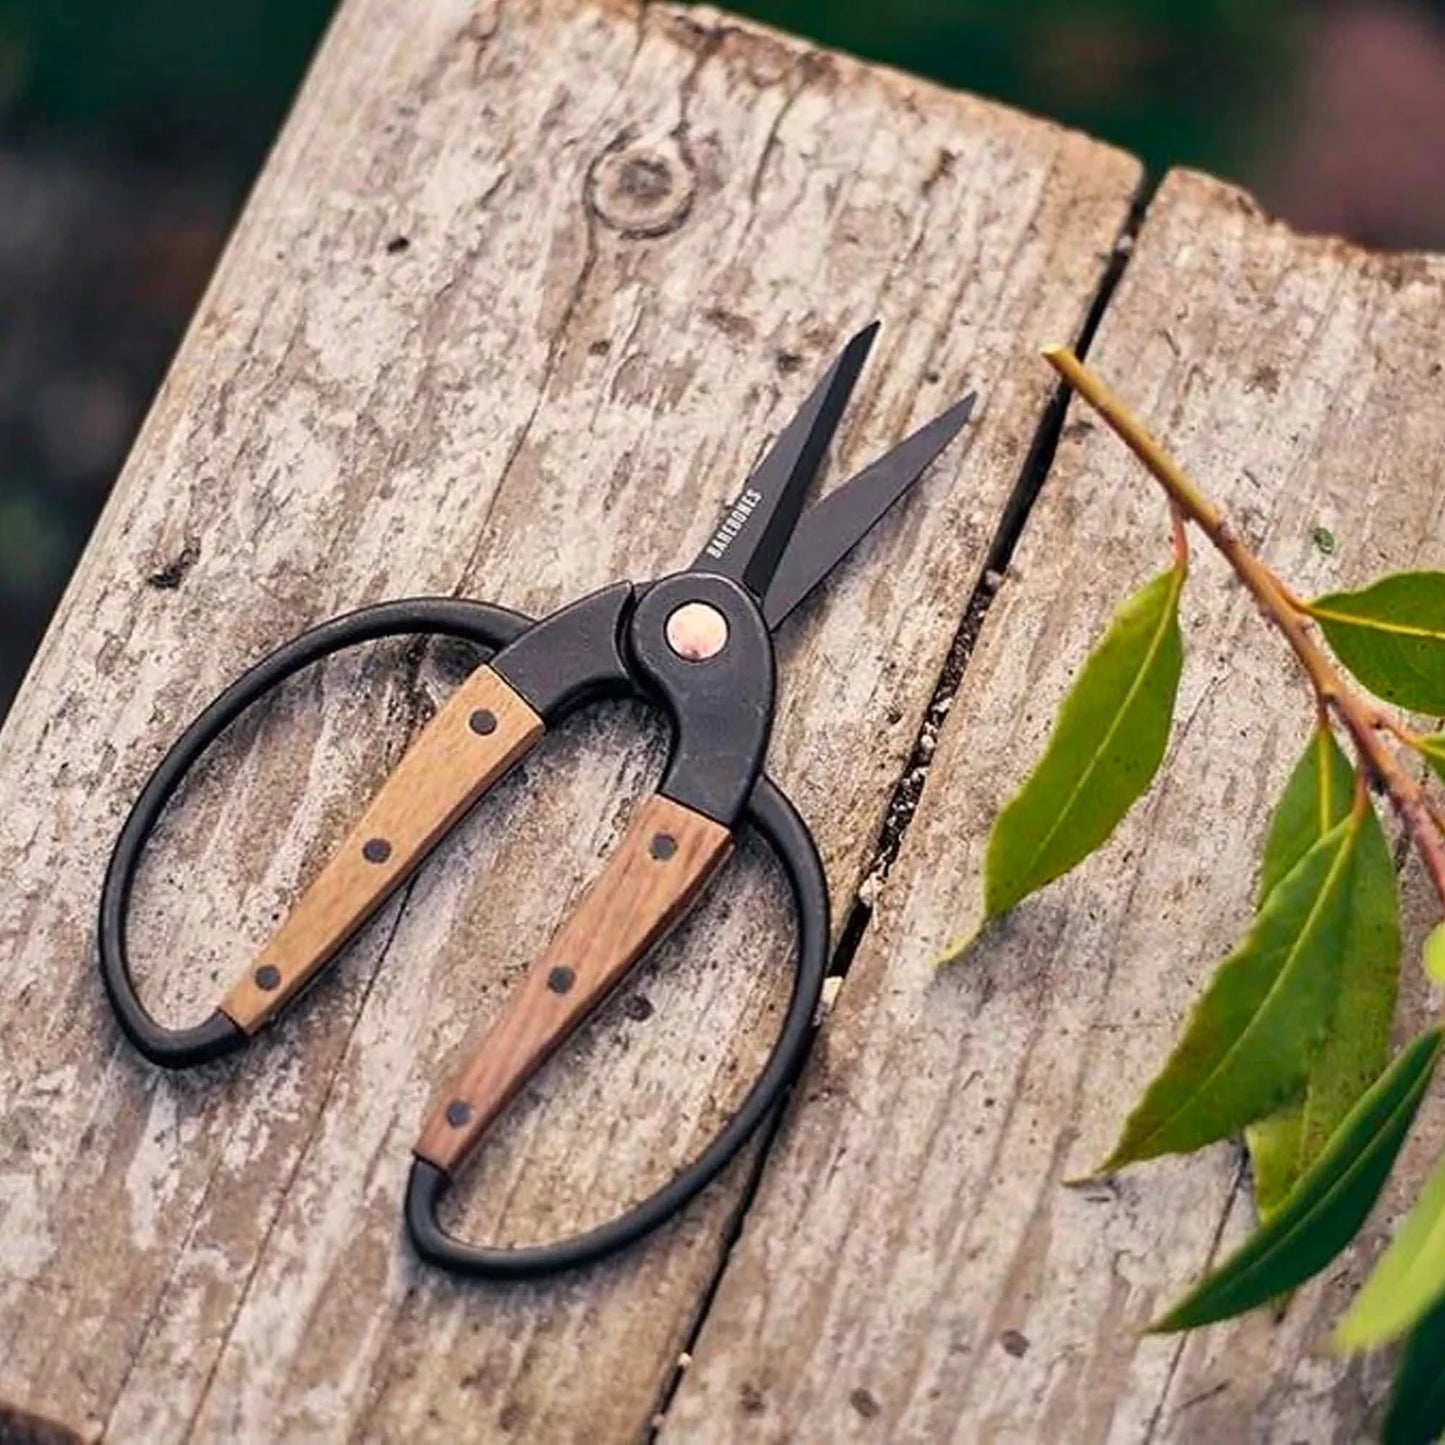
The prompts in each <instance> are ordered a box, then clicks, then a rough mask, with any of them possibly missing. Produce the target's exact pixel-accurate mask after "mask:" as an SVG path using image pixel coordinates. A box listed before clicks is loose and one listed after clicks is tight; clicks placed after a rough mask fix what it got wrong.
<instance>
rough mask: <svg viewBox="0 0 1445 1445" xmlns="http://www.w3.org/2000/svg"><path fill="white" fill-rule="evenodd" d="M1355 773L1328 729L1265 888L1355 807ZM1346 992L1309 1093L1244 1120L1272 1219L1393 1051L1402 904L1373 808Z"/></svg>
mask: <svg viewBox="0 0 1445 1445" xmlns="http://www.w3.org/2000/svg"><path fill="white" fill-rule="evenodd" d="M1354 790H1355V773H1354V769H1353V768H1352V767H1351V766H1350V764H1349V761H1348V760H1347V759H1346V757H1345V755H1344V753H1343V752H1341V751H1340V747H1339V744H1338V743H1336V742H1335V740H1334V737H1333V735H1332V734H1331V733H1330V731H1329V730H1328V729H1327V728H1325V729H1320V730H1318V731H1316V733H1315V734H1314V736H1313V737H1312V738H1311V740H1310V744H1309V747H1308V748H1307V749H1306V751H1305V755H1304V757H1303V758H1301V759H1300V762H1299V765H1298V766H1297V767H1296V768H1295V770H1294V773H1293V774H1292V775H1291V777H1290V780H1289V783H1288V785H1287V786H1286V788H1285V792H1284V797H1283V798H1282V799H1281V801H1280V805H1279V808H1278V809H1277V810H1276V812H1275V815H1274V820H1273V822H1272V824H1271V827H1270V833H1269V838H1268V841H1267V842H1266V845H1265V854H1264V869H1263V873H1262V876H1261V879H1260V887H1261V890H1262V891H1263V892H1264V893H1265V894H1267V892H1268V890H1270V889H1272V888H1273V887H1275V886H1276V884H1277V882H1278V880H1279V879H1280V878H1281V877H1283V876H1284V874H1285V873H1287V872H1288V870H1289V869H1290V868H1291V867H1292V866H1293V865H1294V863H1295V861H1296V860H1297V859H1298V857H1299V856H1300V854H1301V853H1302V852H1303V851H1304V849H1306V848H1308V847H1309V846H1310V845H1311V844H1312V843H1313V842H1314V841H1315V840H1316V839H1317V838H1319V837H1320V836H1322V835H1323V834H1324V833H1326V832H1328V830H1329V829H1330V828H1331V827H1333V826H1334V825H1335V824H1336V823H1338V822H1339V820H1340V819H1341V818H1342V817H1343V816H1345V815H1346V814H1347V813H1348V812H1349V811H1350V805H1351V801H1352V799H1353V797H1354ZM1339 970H1340V972H1339V992H1338V994H1337V996H1336V1001H1335V1006H1334V1010H1333V1013H1332V1017H1331V1019H1330V1022H1329V1025H1328V1027H1327V1029H1326V1032H1325V1036H1324V1039H1323V1040H1322V1042H1321V1043H1320V1046H1319V1049H1318V1050H1317V1051H1316V1053H1315V1055H1314V1058H1313V1059H1312V1061H1311V1063H1310V1067H1309V1074H1308V1077H1307V1079H1306V1081H1305V1087H1304V1092H1303V1094H1302V1095H1301V1096H1300V1097H1299V1098H1297V1099H1292V1100H1291V1101H1290V1102H1289V1104H1288V1105H1287V1106H1286V1107H1285V1108H1284V1109H1282V1110H1281V1111H1280V1112H1279V1113H1277V1114H1273V1115H1271V1116H1270V1117H1269V1118H1267V1119H1261V1120H1259V1122H1257V1123H1255V1124H1251V1125H1250V1126H1249V1128H1248V1129H1246V1130H1245V1141H1246V1143H1247V1144H1248V1146H1249V1153H1250V1159H1251V1162H1252V1165H1253V1169H1254V1194H1255V1203H1256V1206H1257V1208H1258V1209H1259V1213H1260V1217H1261V1219H1268V1218H1269V1216H1270V1215H1271V1214H1273V1213H1274V1211H1275V1210H1276V1209H1278V1208H1279V1206H1280V1205H1281V1204H1282V1203H1283V1202H1284V1199H1285V1197H1286V1196H1287V1195H1288V1194H1289V1192H1290V1190H1291V1189H1292V1188H1293V1187H1294V1184H1295V1181H1296V1180H1297V1179H1298V1178H1299V1177H1300V1175H1301V1174H1302V1173H1304V1171H1305V1169H1306V1168H1308V1167H1309V1165H1310V1163H1311V1161H1312V1160H1313V1159H1314V1158H1315V1156H1316V1155H1317V1154H1318V1153H1319V1152H1320V1150H1321V1149H1323V1148H1324V1146H1325V1142H1326V1141H1327V1140H1328V1139H1329V1137H1330V1135H1331V1134H1333V1133H1334V1131H1335V1129H1336V1128H1337V1127H1338V1126H1339V1123H1340V1121H1341V1120H1342V1119H1343V1118H1344V1117H1345V1115H1346V1114H1348V1113H1349V1111H1350V1109H1351V1108H1352V1107H1353V1105H1354V1102H1355V1100H1356V1099H1358V1098H1359V1097H1360V1095H1361V1094H1363V1093H1364V1092H1365V1090H1366V1089H1367V1088H1369V1086H1370V1085H1371V1083H1373V1082H1374V1080H1375V1078H1376V1077H1377V1076H1378V1075H1379V1073H1380V1070H1381V1069H1383V1068H1384V1067H1385V1065H1386V1063H1387V1062H1388V1061H1389V1058H1390V1024H1391V1021H1392V1020H1393V1018H1394V1016H1395V995H1396V991H1397V988H1398V984H1399V977H1400V904H1399V895H1398V892H1397V889H1396V886H1395V865H1394V860H1393V858H1392V857H1391V856H1390V846H1389V843H1388V842H1387V841H1386V839H1385V832H1384V829H1383V828H1381V827H1380V821H1379V819H1378V818H1377V817H1376V816H1375V812H1374V810H1373V808H1371V809H1369V811H1368V814H1367V816H1366V817H1365V818H1364V820H1363V832H1362V833H1361V836H1360V840H1359V844H1358V848H1357V856H1356V859H1355V865H1354V870H1353V876H1352V878H1351V884H1350V899H1349V904H1348V910H1347V918H1346V922H1345V937H1344V944H1343V947H1342V949H1341V951H1340V963H1339Z"/></svg>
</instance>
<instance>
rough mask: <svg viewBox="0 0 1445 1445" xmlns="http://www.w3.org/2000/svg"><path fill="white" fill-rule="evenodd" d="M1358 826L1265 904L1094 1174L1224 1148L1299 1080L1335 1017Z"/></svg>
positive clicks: (1309, 856) (1332, 835)
mask: <svg viewBox="0 0 1445 1445" xmlns="http://www.w3.org/2000/svg"><path fill="white" fill-rule="evenodd" d="M1361 822H1362V820H1357V819H1355V818H1347V819H1346V820H1345V821H1344V822H1342V823H1337V824H1336V825H1335V826H1334V827H1333V828H1331V829H1330V831H1329V832H1328V833H1326V834H1325V836H1324V837H1323V838H1321V839H1320V840H1319V842H1317V843H1316V844H1315V845H1314V847H1312V848H1311V849H1310V850H1309V852H1308V853H1306V854H1305V855H1304V857H1303V858H1301V859H1300V861H1299V862H1298V863H1296V864H1295V866H1294V867H1293V868H1292V869H1291V870H1290V872H1289V873H1288V874H1286V876H1285V877H1284V879H1283V880H1282V881H1281V882H1280V883H1279V885H1278V887H1276V888H1275V889H1274V891H1273V892H1272V893H1271V894H1270V895H1269V897H1268V898H1267V899H1266V900H1265V902H1264V906H1263V907H1262V908H1261V909H1260V910H1259V912H1258V914H1256V915H1255V919H1254V924H1253V926H1252V927H1251V928H1250V931H1249V934H1248V935H1247V936H1246V938H1245V940H1244V942H1243V943H1242V944H1240V946H1239V947H1238V948H1237V949H1235V951H1234V952H1233V953H1232V954H1230V956H1229V957H1228V958H1227V959H1225V961H1224V962H1223V963H1222V964H1220V966H1219V968H1218V969H1217V970H1216V971H1215V974H1214V978H1213V979H1212V980H1211V981H1210V984H1209V987H1208V989H1206V990H1205V993H1204V995H1203V997H1202V998H1201V999H1200V1000H1199V1002H1198V1003H1197V1004H1195V1006H1194V1008H1193V1010H1192V1011H1191V1013H1190V1015H1189V1018H1188V1020H1187V1022H1186V1023H1185V1026H1184V1034H1183V1037H1182V1038H1181V1039H1180V1041H1179V1042H1178V1044H1176V1045H1175V1048H1174V1052H1173V1053H1172V1054H1171V1055H1170V1057H1169V1061H1168V1063H1166V1064H1165V1066H1164V1068H1163V1070H1162V1071H1161V1072H1160V1073H1159V1075H1158V1076H1157V1077H1156V1078H1155V1080H1154V1082H1153V1083H1152V1084H1150V1086H1149V1088H1148V1090H1147V1091H1146V1092H1145V1094H1144V1098H1143V1099H1142V1100H1141V1101H1140V1103H1139V1105H1138V1106H1137V1107H1136V1108H1135V1110H1134V1112H1133V1113H1132V1114H1130V1115H1129V1117H1128V1119H1127V1120H1126V1121H1125V1123H1124V1131H1123V1134H1122V1135H1121V1136H1120V1139H1119V1142H1118V1144H1116V1145H1115V1146H1114V1152H1113V1153H1112V1154H1111V1155H1110V1156H1109V1158H1108V1159H1107V1160H1106V1161H1105V1162H1104V1164H1103V1166H1102V1170H1101V1172H1108V1171H1110V1170H1113V1169H1118V1168H1120V1167H1121V1166H1122V1165H1124V1164H1129V1163H1133V1162H1134V1161H1135V1160H1139V1159H1151V1158H1153V1157H1154V1156H1155V1155H1157V1154H1173V1153H1179V1152H1182V1151H1185V1150H1189V1149H1198V1148H1199V1147H1200V1146H1201V1145H1204V1144H1210V1143H1213V1142H1214V1140H1216V1139H1223V1138H1227V1137H1228V1136H1229V1135H1230V1134H1235V1133H1238V1132H1239V1131H1240V1130H1241V1129H1243V1128H1244V1127H1245V1125H1246V1124H1252V1123H1253V1122H1254V1121H1255V1120H1257V1119H1262V1118H1263V1117H1264V1116H1265V1115H1266V1114H1268V1113H1269V1112H1270V1111H1271V1110H1273V1109H1277V1108H1278V1107H1279V1106H1280V1105H1281V1104H1282V1103H1284V1102H1285V1100H1287V1099H1288V1098H1289V1096H1290V1095H1291V1094H1292V1093H1294V1092H1295V1090H1297V1089H1298V1088H1300V1086H1301V1085H1302V1084H1303V1083H1304V1082H1305V1078H1306V1076H1307V1073H1308V1070H1309V1066H1310V1061H1311V1059H1312V1057H1313V1055H1314V1052H1315V1050H1316V1048H1317V1047H1318V1045H1319V1043H1320V1040H1321V1038H1322V1036H1323V1034H1324V1032H1325V1028H1326V1026H1327V1024H1328V1023H1329V1020H1330V1018H1331V1016H1332V1014H1333V1012H1334V1006H1335V997H1336V994H1337V992H1338V988H1339V976H1340V961H1341V958H1342V956H1343V953H1344V947H1345V936H1346V926H1347V923H1348V921H1349V902H1350V894H1351V891H1352V883H1353V878H1354V863H1355V857H1356V852H1357V845H1358V842H1359V838H1360V835H1361V832H1362V831H1363V830H1362V827H1361Z"/></svg>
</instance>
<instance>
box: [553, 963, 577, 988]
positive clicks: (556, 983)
mask: <svg viewBox="0 0 1445 1445" xmlns="http://www.w3.org/2000/svg"><path fill="white" fill-rule="evenodd" d="M576 979H577V975H576V974H575V973H573V972H572V970H571V969H570V968H568V967H567V966H566V965H565V964H560V963H559V964H558V965H557V967H556V968H554V969H553V970H552V971H551V973H549V974H548V975H547V987H548V988H550V989H551V990H552V992H553V993H566V992H567V990H568V989H569V988H571V987H572V985H573V983H575V982H576Z"/></svg>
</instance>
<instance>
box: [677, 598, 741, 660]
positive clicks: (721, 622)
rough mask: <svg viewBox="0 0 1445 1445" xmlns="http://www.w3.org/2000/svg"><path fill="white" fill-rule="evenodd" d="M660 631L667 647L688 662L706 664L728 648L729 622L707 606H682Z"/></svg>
mask: <svg viewBox="0 0 1445 1445" xmlns="http://www.w3.org/2000/svg"><path fill="white" fill-rule="evenodd" d="M663 631H664V634H665V635H666V637H667V645H668V646H669V647H670V648H671V649H672V650H673V651H674V652H675V653H676V654H677V655H678V656H679V657H683V658H686V659H687V661H688V662H706V661H707V660H708V658H710V657H716V656H717V655H718V653H720V652H721V651H722V650H723V648H725V647H726V646H727V645H728V620H727V618H726V617H724V616H723V615H722V613H721V612H719V611H718V610H717V608H716V607H714V606H712V604H711V603H708V602H684V603H683V604H682V606H681V607H679V608H678V609H677V610H676V611H675V612H674V613H673V614H672V615H671V616H670V617H669V618H668V619H667V625H666V627H665V628H664V629H663Z"/></svg>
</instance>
